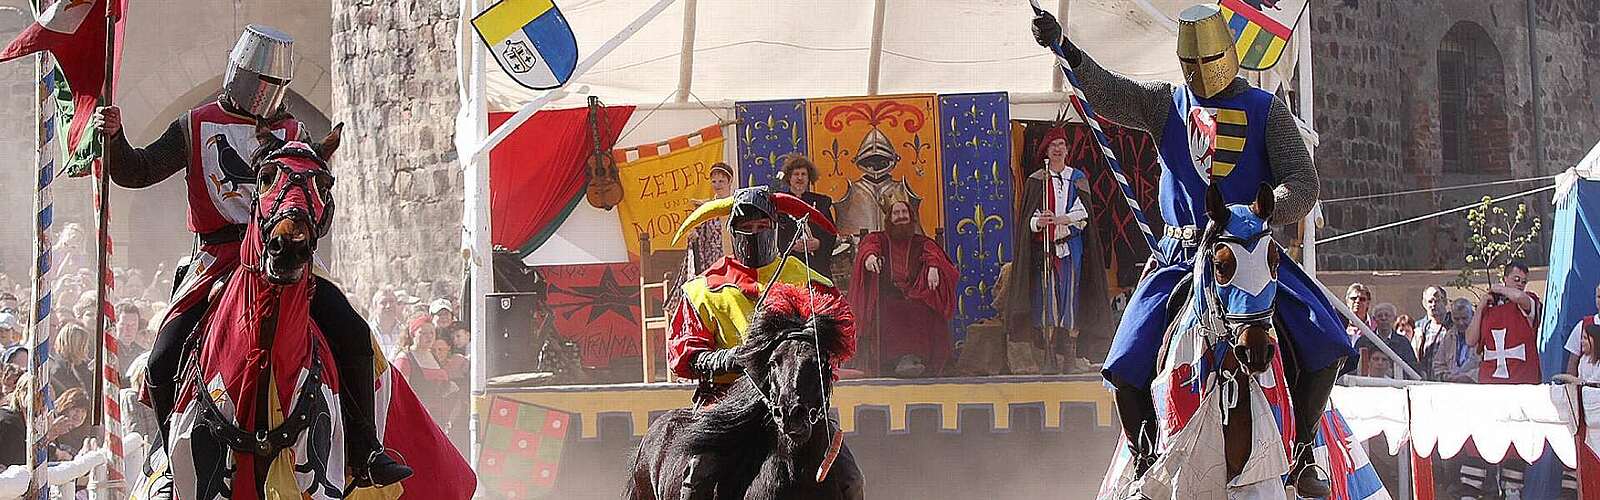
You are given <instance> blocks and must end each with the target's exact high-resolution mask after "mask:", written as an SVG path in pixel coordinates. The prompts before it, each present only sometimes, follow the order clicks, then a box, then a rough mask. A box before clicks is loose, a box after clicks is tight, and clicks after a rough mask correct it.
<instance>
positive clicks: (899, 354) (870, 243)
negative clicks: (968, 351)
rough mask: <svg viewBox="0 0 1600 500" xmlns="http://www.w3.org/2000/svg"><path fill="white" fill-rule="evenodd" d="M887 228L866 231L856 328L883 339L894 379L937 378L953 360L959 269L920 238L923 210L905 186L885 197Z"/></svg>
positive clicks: (855, 276) (854, 289) (853, 278)
mask: <svg viewBox="0 0 1600 500" xmlns="http://www.w3.org/2000/svg"><path fill="white" fill-rule="evenodd" d="M882 199H883V211H882V214H883V218H884V229H883V230H882V231H876V232H872V233H867V235H866V237H864V238H862V239H861V243H860V245H861V246H860V248H859V250H858V251H857V252H856V262H855V267H854V269H855V272H852V273H850V294H849V295H850V306H851V308H852V309H854V312H855V317H856V320H857V324H859V325H860V326H861V328H862V329H864V330H865V331H875V332H877V334H878V342H879V346H881V347H882V349H883V357H882V360H883V361H884V362H886V363H887V365H886V366H885V367H879V366H873V367H872V368H873V369H874V370H883V369H885V368H888V369H889V370H891V371H892V373H894V374H895V375H896V376H900V377H917V376H925V375H938V374H939V373H940V372H942V371H943V370H944V366H945V362H946V361H949V359H950V350H951V342H952V339H951V337H950V317H951V316H952V315H954V314H955V311H956V284H957V283H959V282H960V281H961V279H960V278H961V274H960V271H958V270H956V266H955V264H953V263H951V262H950V256H949V255H947V254H945V252H944V249H943V248H941V247H940V246H939V244H938V243H936V242H934V241H933V239H932V238H929V237H927V236H924V235H922V234H921V233H922V226H921V225H920V224H918V223H917V205H916V202H915V200H914V199H913V198H912V197H911V192H910V191H908V190H906V189H903V188H902V189H894V188H890V189H889V190H886V191H885V192H884V193H883V196H882Z"/></svg>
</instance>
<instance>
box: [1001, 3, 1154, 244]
mask: <svg viewBox="0 0 1600 500" xmlns="http://www.w3.org/2000/svg"><path fill="white" fill-rule="evenodd" d="M1028 3H1029V4H1031V5H1032V6H1033V13H1034V15H1038V14H1043V13H1045V10H1044V9H1043V8H1041V7H1039V0H1028ZM1062 29H1063V30H1064V29H1066V28H1065V25H1063V27H1062ZM1050 51H1051V52H1054V53H1055V55H1056V65H1057V66H1059V67H1061V73H1062V74H1064V75H1066V77H1067V82H1068V83H1069V84H1070V85H1071V86H1072V93H1071V94H1070V96H1071V98H1072V108H1073V110H1075V111H1077V112H1078V116H1082V117H1083V121H1084V123H1087V124H1088V125H1089V130H1092V131H1094V140H1095V142H1097V143H1099V144H1100V155H1101V156H1104V157H1105V158H1106V166H1108V167H1110V168H1111V175H1112V176H1113V177H1116V179H1117V186H1118V187H1121V188H1122V199H1123V201H1126V202H1127V203H1128V209H1129V210H1130V211H1132V212H1133V221H1134V223H1136V224H1138V225H1139V232H1142V233H1144V241H1145V243H1146V244H1148V245H1150V255H1151V256H1152V257H1154V258H1155V259H1156V260H1157V261H1158V262H1162V263H1166V262H1165V259H1164V258H1163V257H1162V255H1161V251H1160V248H1161V247H1160V246H1159V245H1158V244H1157V242H1156V240H1157V238H1156V233H1155V231H1154V230H1152V229H1150V219H1149V218H1146V217H1145V215H1144V209H1143V208H1141V207H1140V206H1139V200H1138V199H1137V198H1134V195H1133V185H1132V184H1131V183H1129V181H1128V174H1126V173H1124V172H1123V171H1122V162H1120V161H1117V153H1116V152H1114V151H1112V150H1111V139H1109V138H1107V137H1106V133H1105V131H1104V130H1101V128H1100V117H1099V115H1096V114H1095V112H1094V106H1091V105H1089V101H1088V100H1087V99H1084V98H1083V95H1082V94H1083V91H1082V90H1080V89H1081V88H1083V85H1082V84H1080V83H1079V82H1078V74H1077V73H1076V72H1074V71H1072V65H1071V64H1069V63H1068V62H1067V56H1066V49H1064V48H1062V47H1061V42H1060V41H1059V40H1056V41H1052V42H1050ZM1156 161H1158V162H1159V161H1161V157H1160V156H1159V155H1157V156H1156ZM1162 170H1166V167H1165V166H1163V167H1162Z"/></svg>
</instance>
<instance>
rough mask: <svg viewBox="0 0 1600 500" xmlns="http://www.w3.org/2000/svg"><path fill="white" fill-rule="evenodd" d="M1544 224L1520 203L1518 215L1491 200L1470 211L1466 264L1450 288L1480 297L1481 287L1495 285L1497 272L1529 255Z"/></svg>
mask: <svg viewBox="0 0 1600 500" xmlns="http://www.w3.org/2000/svg"><path fill="white" fill-rule="evenodd" d="M1543 227H1544V225H1543V221H1540V220H1539V218H1538V217H1529V216H1528V205H1527V204H1526V203H1517V210H1516V212H1515V213H1512V212H1509V211H1507V210H1506V209H1505V207H1501V206H1496V205H1495V204H1494V203H1493V202H1492V199H1491V198H1489V197H1488V196H1485V197H1483V200H1482V201H1480V202H1479V204H1478V206H1477V207H1474V208H1473V209H1472V210H1468V211H1467V228H1468V229H1470V230H1471V235H1470V236H1468V237H1467V244H1466V248H1465V250H1466V262H1465V263H1463V265H1462V267H1461V272H1460V273H1459V274H1457V275H1456V279H1455V280H1454V281H1451V282H1450V286H1454V287H1456V288H1459V289H1463V290H1468V291H1471V292H1472V293H1473V294H1474V295H1477V294H1478V290H1477V288H1478V286H1480V285H1481V286H1482V287H1484V288H1488V287H1489V286H1490V285H1493V284H1494V279H1495V277H1496V272H1495V271H1496V270H1497V269H1499V268H1500V267H1501V266H1503V265H1504V264H1505V263H1506V262H1509V261H1511V260H1514V259H1522V258H1524V257H1525V256H1526V255H1527V248H1528V244H1529V243H1532V242H1533V241H1534V240H1535V239H1536V238H1538V237H1539V230H1540V229H1541V228H1543Z"/></svg>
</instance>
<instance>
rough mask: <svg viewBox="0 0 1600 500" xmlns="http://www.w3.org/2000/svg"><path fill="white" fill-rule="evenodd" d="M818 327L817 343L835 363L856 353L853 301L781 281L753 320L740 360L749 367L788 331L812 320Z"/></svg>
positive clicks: (802, 327)
mask: <svg viewBox="0 0 1600 500" xmlns="http://www.w3.org/2000/svg"><path fill="white" fill-rule="evenodd" d="M813 317H814V318H815V321H816V327H817V343H818V344H819V346H820V347H821V350H822V352H824V353H827V355H828V362H829V363H831V364H832V365H833V366H839V365H840V364H842V363H844V362H846V361H849V360H850V358H852V357H854V356H855V354H856V318H855V314H854V313H852V312H851V311H850V304H849V303H848V302H846V301H845V300H844V299H842V298H839V297H832V296H828V295H822V294H812V293H809V292H807V290H806V289H805V288H801V287H798V286H794V285H790V284H788V283H777V284H775V285H773V286H772V289H771V290H770V291H768V292H767V296H766V302H764V303H763V304H762V308H761V309H760V310H759V311H758V312H757V313H756V316H755V319H754V320H752V321H751V323H750V330H749V332H747V333H746V334H745V341H744V347H742V348H741V352H740V355H739V361H740V363H741V364H743V365H744V366H745V367H746V368H747V369H748V368H749V367H751V366H752V362H754V361H757V360H764V359H766V356H767V355H768V354H771V352H772V349H773V348H775V347H777V344H778V341H779V340H782V338H783V337H784V335H785V334H786V333H787V332H791V331H795V330H801V329H804V328H805V327H806V326H807V323H808V322H810V321H812V319H813Z"/></svg>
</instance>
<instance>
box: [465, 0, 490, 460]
mask: <svg viewBox="0 0 1600 500" xmlns="http://www.w3.org/2000/svg"><path fill="white" fill-rule="evenodd" d="M483 7H484V0H462V8H463V9H464V10H466V12H463V13H462V14H463V15H462V16H461V28H460V29H461V38H460V43H461V48H462V52H467V56H466V57H465V59H464V60H465V61H466V62H467V63H468V64H469V65H470V66H469V67H468V69H466V70H465V71H464V72H462V76H463V77H464V78H463V79H462V81H461V85H462V86H463V89H462V91H463V94H464V95H463V99H462V102H461V107H462V113H461V114H460V115H458V116H457V117H456V119H457V120H462V121H466V123H458V124H457V125H456V131H457V134H459V135H461V136H462V137H457V138H456V144H457V147H460V145H471V144H478V143H479V142H480V141H481V140H482V137H483V135H484V132H485V131H487V130H489V113H488V110H487V109H486V105H485V100H484V99H485V93H484V64H485V63H484V61H485V59H486V58H487V56H488V48H487V47H484V46H483V44H481V43H477V40H476V38H474V37H472V36H471V35H472V29H471V28H470V27H469V24H468V23H469V22H470V20H471V19H472V15H473V14H476V13H477V12H479V11H481V10H482V9H483ZM462 161H463V164H462V167H463V171H462V177H463V179H462V180H463V181H465V184H466V186H465V188H466V192H465V193H464V195H465V198H466V199H465V201H466V203H465V205H466V206H465V207H463V208H464V210H465V212H466V213H465V214H464V215H465V217H463V221H462V222H464V226H465V227H464V228H463V229H464V234H463V235H462V236H463V239H465V240H466V241H463V242H462V243H463V244H464V247H465V248H467V249H469V251H468V252H465V256H466V259H467V263H466V264H467V269H468V277H469V279H468V281H469V282H470V284H471V289H470V290H469V293H470V294H471V296H470V297H466V298H464V299H463V302H464V303H465V304H464V305H465V307H466V308H467V310H468V311H470V314H471V319H470V321H471V322H472V324H471V327H472V344H471V347H470V348H471V350H472V358H471V360H470V361H471V369H472V380H471V390H472V398H471V401H472V403H471V406H470V411H469V414H470V415H471V417H470V418H468V424H469V425H470V426H471V427H470V434H471V440H472V441H471V445H470V446H469V448H471V449H470V450H468V453H469V454H470V458H471V460H472V462H471V463H473V464H476V463H478V455H479V453H480V451H481V448H482V445H483V443H482V440H481V439H480V438H479V436H481V435H482V432H481V431H482V429H483V423H484V422H483V418H482V415H483V412H482V405H484V404H486V403H484V402H483V401H481V400H482V399H483V397H484V390H485V388H486V387H487V386H488V372H489V368H488V367H489V360H488V356H489V348H488V338H489V328H488V324H489V322H488V313H489V310H488V307H487V306H486V303H485V302H484V301H485V300H487V299H485V295H487V294H488V293H489V292H491V291H493V290H494V281H493V279H494V276H493V272H492V271H493V268H492V267H491V266H492V265H493V263H494V254H493V252H492V251H491V248H490V246H489V245H490V243H489V241H490V240H489V236H490V234H489V230H490V224H489V159H488V157H487V156H478V157H462Z"/></svg>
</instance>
